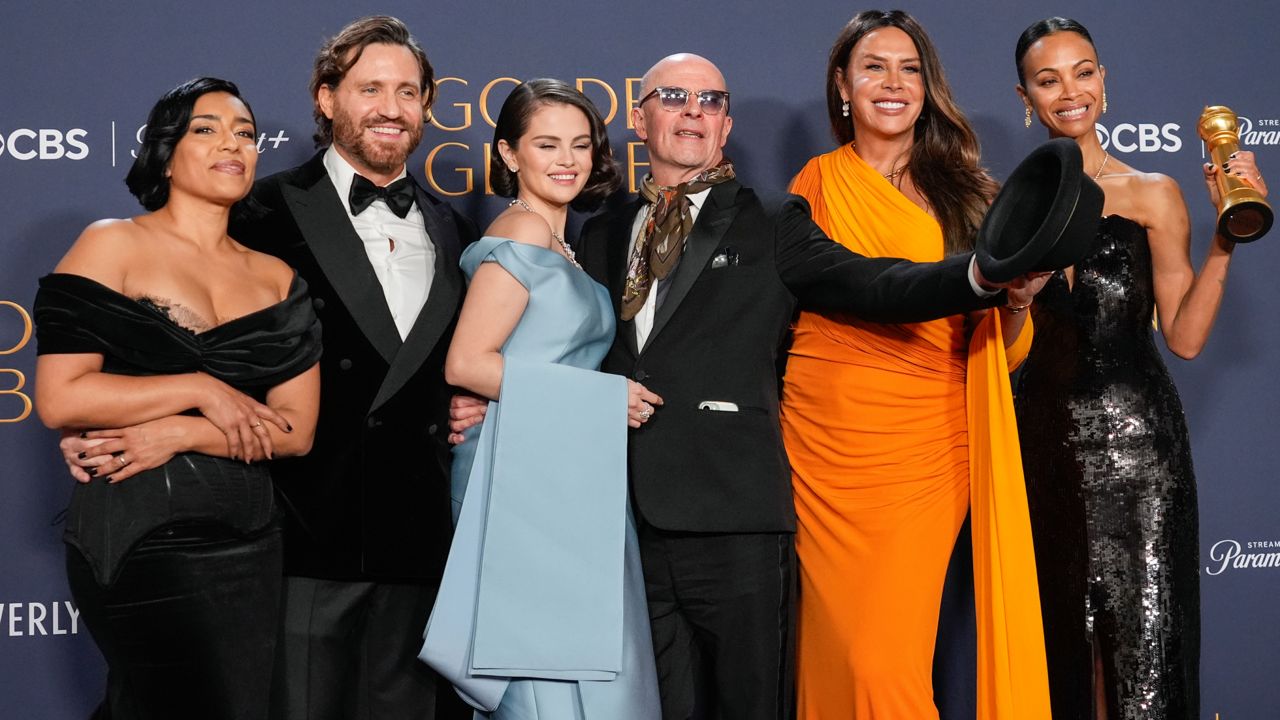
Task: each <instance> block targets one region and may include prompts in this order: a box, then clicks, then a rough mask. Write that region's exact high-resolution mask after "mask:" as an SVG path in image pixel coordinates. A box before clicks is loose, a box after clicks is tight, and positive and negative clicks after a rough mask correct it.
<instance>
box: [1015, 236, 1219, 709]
mask: <svg viewBox="0 0 1280 720" xmlns="http://www.w3.org/2000/svg"><path fill="white" fill-rule="evenodd" d="M1151 272H1152V271H1151V252H1150V246H1149V245H1148V242H1147V234H1146V230H1145V229H1144V228H1143V227H1142V226H1141V225H1139V224H1137V223H1135V222H1134V221H1132V220H1129V219H1128V218H1124V217H1121V216H1118V215H1112V216H1109V217H1107V218H1104V219H1103V221H1102V224H1101V225H1100V227H1099V230H1098V239H1097V245H1096V246H1095V248H1094V249H1093V251H1092V252H1091V254H1090V255H1089V256H1088V257H1087V258H1086V259H1085V260H1083V261H1082V262H1080V263H1079V264H1077V265H1076V268H1075V284H1074V287H1069V286H1068V284H1067V281H1066V277H1065V275H1063V273H1062V272H1058V273H1055V274H1054V276H1053V277H1052V278H1051V279H1050V281H1049V283H1048V284H1047V285H1046V286H1045V288H1044V290H1043V291H1041V293H1040V294H1039V295H1038V296H1037V297H1036V307H1035V312H1036V315H1035V324H1036V335H1035V341H1034V343H1033V345H1032V348H1031V353H1030V355H1029V356H1028V358H1027V361H1026V363H1025V365H1024V366H1023V370H1022V375H1021V378H1020V380H1019V384H1018V390H1017V393H1016V395H1017V401H1016V408H1017V413H1018V426H1019V434H1020V437H1021V441H1022V455H1023V467H1024V472H1025V475H1026V481H1027V494H1028V500H1029V505H1030V511H1031V521H1032V532H1033V535H1034V537H1035V550H1036V564H1037V569H1038V571H1039V581H1040V597H1041V603H1042V606H1043V613H1044V623H1045V644H1046V649H1047V651H1048V653H1047V654H1048V660H1049V674H1050V695H1051V697H1052V702H1053V717H1054V718H1055V720H1074V719H1076V718H1093V717H1094V714H1093V708H1092V705H1093V697H1094V689H1093V684H1092V681H1093V676H1094V656H1095V648H1096V655H1097V657H1098V658H1099V659H1100V662H1101V667H1102V677H1103V684H1104V697H1105V703H1106V705H1107V717H1108V718H1111V720H1139V719H1140V720H1167V719H1178V720H1182V719H1184V718H1186V719H1191V718H1199V716H1200V713H1199V663H1200V584H1199V583H1200V580H1199V575H1198V572H1197V570H1198V559H1197V553H1198V551H1199V550H1198V548H1199V541H1198V519H1197V506H1196V484H1195V476H1194V474H1193V471H1192V465H1191V450H1190V442H1189V440H1188V438H1187V428H1186V422H1185V418H1184V416H1183V412H1182V404H1181V402H1180V401H1179V400H1178V393H1177V390H1176V389H1175V388H1174V386H1173V382H1172V380H1171V379H1170V377H1169V373H1168V371H1167V369H1166V368H1165V365H1164V362H1163V361H1162V360H1161V357H1160V354H1159V352H1158V351H1157V349H1156V345H1155V341H1154V334H1153V332H1152V327H1151V318H1152V312H1153V307H1154V299H1155V295H1154V291H1153V284H1152V275H1151Z"/></svg>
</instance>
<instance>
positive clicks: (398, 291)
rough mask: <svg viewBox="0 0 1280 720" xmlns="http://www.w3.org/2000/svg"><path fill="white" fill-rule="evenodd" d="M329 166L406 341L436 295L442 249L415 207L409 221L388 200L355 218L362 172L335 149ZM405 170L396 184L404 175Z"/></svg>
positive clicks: (326, 161)
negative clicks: (354, 193) (354, 197)
mask: <svg viewBox="0 0 1280 720" xmlns="http://www.w3.org/2000/svg"><path fill="white" fill-rule="evenodd" d="M324 167H325V170H326V171H327V172H328V173H329V179H330V180H331V181H333V187H334V188H335V189H336V190H337V191H338V197H339V199H340V200H341V201H342V207H343V209H344V210H346V211H347V217H348V218H350V219H351V226H352V227H354V228H355V231H356V234H357V235H359V236H360V239H361V240H362V241H363V242H364V251H365V254H366V255H368V256H369V264H370V265H372V266H373V273H374V274H375V275H377V276H378V282H379V283H381V284H382V294H383V296H384V297H385V298H386V299H387V309H389V310H390V311H391V318H392V319H393V320H395V323H396V329H397V330H398V331H399V332H400V339H401V340H403V339H405V338H406V337H408V336H409V330H411V329H412V328H413V323H414V322H415V321H416V320H417V319H418V312H419V311H420V310H422V305H423V304H424V303H426V301H427V295H428V294H429V293H430V292H431V281H432V279H433V278H434V277H435V268H436V248H435V245H433V244H432V243H431V238H430V237H428V236H427V227H426V222H425V221H424V220H423V219H422V211H421V210H420V209H418V204H417V203H414V204H413V207H411V208H410V209H409V214H408V215H406V216H404V217H403V218H401V217H399V216H397V215H396V214H395V213H393V212H391V208H388V207H387V204H386V202H384V201H382V200H374V201H373V204H372V205H370V206H369V207H367V208H365V210H364V212H362V213H360V214H359V215H352V214H351V204H350V202H348V200H347V198H348V197H350V195H351V182H352V181H353V180H354V179H355V176H356V170H355V168H353V167H351V164H350V163H348V162H347V161H346V159H345V158H343V157H342V156H341V155H339V154H338V151H337V150H335V149H334V148H333V146H332V145H330V146H329V149H328V150H326V151H325V153H324ZM405 175H406V173H405V171H403V170H401V171H400V175H399V177H397V178H396V180H399V179H400V178H402V177H404V176H405Z"/></svg>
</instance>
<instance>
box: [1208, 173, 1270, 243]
mask: <svg viewBox="0 0 1280 720" xmlns="http://www.w3.org/2000/svg"><path fill="white" fill-rule="evenodd" d="M1274 219H1275V214H1274V213H1273V212H1272V211H1271V206H1270V205H1268V204H1267V203H1266V202H1265V201H1261V200H1260V198H1259V197H1258V191H1257V190H1254V189H1253V188H1251V187H1250V188H1236V189H1235V190H1233V191H1231V192H1229V193H1227V196H1226V197H1224V198H1223V199H1222V210H1221V211H1220V212H1219V213H1218V234H1219V235H1222V236H1223V237H1224V238H1226V239H1228V240H1231V241H1232V242H1237V243H1248V242H1253V241H1254V240H1257V239H1258V238H1260V237H1262V236H1263V235H1266V234H1267V231H1268V230H1270V229H1271V223H1272V222H1273V221H1274Z"/></svg>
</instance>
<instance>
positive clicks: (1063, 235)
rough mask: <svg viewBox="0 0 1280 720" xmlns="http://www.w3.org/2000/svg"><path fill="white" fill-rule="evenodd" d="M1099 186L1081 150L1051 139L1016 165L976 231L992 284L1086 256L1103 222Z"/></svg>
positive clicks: (984, 273)
mask: <svg viewBox="0 0 1280 720" xmlns="http://www.w3.org/2000/svg"><path fill="white" fill-rule="evenodd" d="M1103 200H1104V197H1103V194H1102V188H1100V187H1098V184H1097V183H1095V182H1094V181H1093V180H1092V179H1091V178H1090V177H1089V176H1087V175H1085V174H1084V159H1083V158H1082V157H1081V156H1080V147H1079V146H1078V145H1076V143H1075V141H1073V140H1069V139H1067V138H1058V139H1057V140H1050V141H1049V142H1047V143H1045V144H1043V145H1041V146H1040V147H1038V148H1036V149H1035V150H1032V151H1031V154H1030V155H1028V156H1027V157H1026V158H1024V159H1023V161H1022V162H1020V163H1018V167H1016V168H1014V170H1013V174H1011V175H1009V179H1008V180H1006V181H1005V183H1004V187H1002V188H1000V193H999V194H998V195H996V199H995V201H994V202H992V203H991V207H990V208H989V209H988V210H987V216H986V217H985V218H983V220H982V227H980V228H979V229H978V238H977V242H976V243H975V253H976V254H977V258H978V269H979V270H981V271H982V276H983V277H984V278H986V279H987V280H990V281H991V282H997V283H1003V282H1008V281H1010V280H1012V279H1014V278H1016V277H1018V276H1019V275H1023V274H1025V273H1029V272H1043V271H1047V270H1058V269H1060V268H1065V267H1069V266H1071V265H1074V264H1075V263H1076V262H1077V261H1079V260H1080V259H1082V258H1083V257H1084V256H1085V255H1087V254H1088V252H1089V249H1090V248H1091V247H1093V241H1094V236H1095V235H1096V234H1097V232H1098V222H1099V221H1100V220H1101V219H1102V203H1103Z"/></svg>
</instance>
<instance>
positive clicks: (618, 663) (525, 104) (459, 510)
mask: <svg viewBox="0 0 1280 720" xmlns="http://www.w3.org/2000/svg"><path fill="white" fill-rule="evenodd" d="M494 149H495V151H496V152H495V154H494V155H493V162H492V167H491V181H492V184H493V187H494V190H495V192H497V193H498V194H500V195H503V196H506V197H514V199H513V200H512V201H511V205H510V207H509V208H508V209H507V210H506V211H505V212H503V213H502V214H501V215H499V216H498V217H497V218H496V219H495V220H494V222H493V224H491V225H490V226H489V228H488V230H487V231H486V235H485V237H483V238H482V239H480V240H479V241H477V242H476V243H475V244H473V245H471V246H470V247H469V248H467V250H466V251H465V252H464V253H463V255H462V268H463V271H464V272H465V273H466V274H467V277H468V278H469V280H470V286H469V289H468V292H467V298H466V301H465V303H464V304H463V307H462V314H461V316H460V317H459V320H458V326H457V329H456V331H455V332H454V337H453V343H452V344H451V345H450V348H449V355H448V358H447V360H446V362H445V374H446V377H447V379H448V381H449V382H450V383H452V384H454V385H457V386H459V387H462V388H465V389H467V390H470V391H471V392H473V393H476V394H477V395H480V396H483V397H487V398H489V399H490V401H491V402H490V404H489V408H488V412H487V413H486V415H485V419H484V422H483V424H482V425H481V426H480V428H476V429H472V430H471V431H469V432H468V433H467V440H466V441H465V442H464V443H463V444H461V445H459V446H458V447H457V448H456V449H455V451H454V462H453V499H454V522H455V526H456V527H455V535H454V541H453V546H452V548H451V550H450V553H449V562H448V565H447V567H446V569H445V574H444V579H443V581H442V582H441V586H440V594H439V598H438V600H437V601H436V606H435V609H434V610H433V611H432V614H431V619H430V622H429V623H428V625H427V630H426V637H425V641H424V643H423V648H422V653H421V655H420V657H421V658H422V659H423V660H424V661H426V662H427V663H428V664H430V665H431V666H432V667H433V668H435V669H436V670H437V671H438V672H440V673H441V674H442V675H444V676H445V677H446V678H448V679H449V680H450V681H451V682H452V683H453V684H454V687H455V688H456V689H457V690H458V693H459V694H460V695H461V696H462V697H463V698H464V699H465V700H467V701H468V702H469V703H471V704H472V705H473V706H474V707H476V708H477V713H476V717H478V718H493V719H495V720H534V719H541V720H574V719H581V720H657V719H658V718H659V716H660V709H659V708H660V704H659V700H658V688H657V677H656V673H655V670H654V663H653V650H652V645H651V639H650V635H649V620H648V611H647V609H646V606H645V597H644V582H643V577H642V575H641V571H640V558H639V554H638V550H637V547H636V539H635V528H634V526H633V523H632V519H631V513H630V509H629V507H628V504H627V474H626V473H627V469H626V441H627V437H626V434H627V426H628V425H630V426H631V427H639V426H640V424H642V423H644V422H645V421H647V420H648V419H649V417H650V415H651V414H652V413H653V412H654V411H655V406H659V405H661V399H660V398H659V397H658V396H656V395H654V394H653V393H651V392H649V391H648V390H647V389H645V388H644V387H643V386H642V385H640V384H638V383H636V382H633V381H630V380H627V379H625V378H623V377H621V376H618V375H607V374H604V373H601V372H599V371H598V368H599V367H600V361H601V360H602V359H603V358H604V355H605V353H606V352H607V351H608V349H609V346H610V345H611V344H612V342H613V334H614V313H613V306H612V300H611V299H610V297H609V294H608V291H607V290H606V289H605V288H604V287H602V286H601V285H599V284H597V283H596V282H595V281H593V280H591V279H590V278H589V277H588V276H587V274H586V273H585V272H583V271H582V269H581V268H580V267H579V266H578V264H577V262H576V261H575V260H574V258H573V251H572V250H571V249H570V248H569V246H568V245H566V244H565V242H564V240H563V237H564V226H565V220H566V217H567V214H568V208H569V206H570V204H573V206H574V207H575V208H579V207H582V206H587V207H590V206H592V205H594V204H598V203H599V202H600V201H601V200H603V198H604V197H605V196H607V195H608V194H609V193H610V192H612V191H613V190H614V189H615V188H616V187H617V186H618V183H619V177H618V170H617V167H616V166H615V165H614V163H613V160H612V158H611V154H610V150H609V141H608V138H607V136H606V134H605V128H604V122H603V121H602V120H601V118H600V115H599V113H598V112H597V110H596V109H595V107H594V106H593V105H592V104H591V102H590V101H589V100H587V99H586V97H584V96H583V95H582V94H581V93H580V92H578V91H577V90H575V89H574V88H573V87H572V86H570V85H567V84H566V83H563V82H561V81H559V80H546V79H539V80H530V81H528V82H526V83H523V84H521V85H519V86H518V87H517V88H516V89H515V90H514V91H512V93H511V96H510V97H508V98H507V101H506V102H505V103H504V104H503V106H502V111H501V113H500V114H499V116H498V121H497V126H496V128H495V130H494ZM476 430H479V432H477V431H476Z"/></svg>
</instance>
